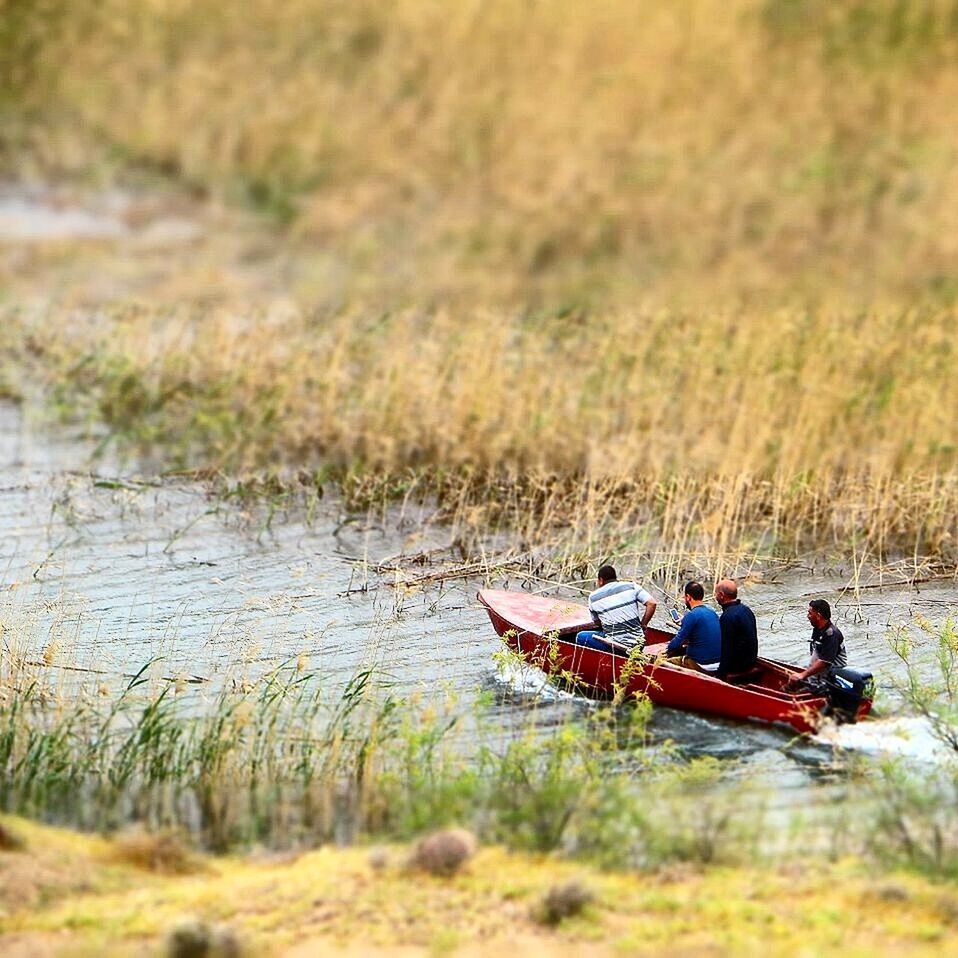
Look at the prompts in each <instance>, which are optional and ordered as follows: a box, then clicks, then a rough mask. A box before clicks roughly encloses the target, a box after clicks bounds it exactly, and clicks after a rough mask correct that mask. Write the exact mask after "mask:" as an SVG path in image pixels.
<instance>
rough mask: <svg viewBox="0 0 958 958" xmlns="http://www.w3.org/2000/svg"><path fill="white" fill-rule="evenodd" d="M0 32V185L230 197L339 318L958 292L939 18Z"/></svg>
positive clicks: (57, 4) (776, 14)
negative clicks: (517, 306)
mask: <svg viewBox="0 0 958 958" xmlns="http://www.w3.org/2000/svg"><path fill="white" fill-rule="evenodd" d="M4 13H5V16H4V18H3V28H2V32H0V46H2V49H3V51H4V54H5V56H4V58H3V63H4V67H3V69H2V70H0V102H2V103H3V106H4V114H3V123H4V131H5V133H6V137H5V148H4V150H3V151H2V153H0V159H2V161H3V164H4V166H5V168H6V169H7V170H10V171H13V172H15V173H16V174H19V175H23V174H27V175H29V174H33V175H36V172H37V171H38V170H40V171H46V172H48V173H50V172H52V173H54V174H58V173H59V174H62V173H64V172H72V173H73V174H74V175H76V174H79V175H80V176H82V177H85V178H86V179H87V180H93V181H96V180H100V181H104V180H106V181H109V180H110V178H111V177H115V176H116V175H117V172H118V171H119V172H120V173H123V172H124V171H129V170H131V169H132V170H135V171H138V172H139V174H140V176H141V177H142V176H152V177H165V178H167V179H173V180H175V181H178V182H180V183H182V184H185V185H186V186H188V187H189V188H190V189H191V190H193V191H194V192H196V193H198V194H203V195H212V196H215V197H217V198H219V199H222V200H227V201H229V202H233V203H239V204H245V205H247V206H249V207H250V208H252V209H255V210H256V211H258V212H259V213H261V214H263V215H265V216H267V217H270V218H271V219H273V220H274V221H275V222H277V223H280V224H284V225H286V226H288V227H290V228H291V229H292V232H293V235H294V236H296V237H298V238H299V239H300V240H301V241H305V242H308V243H309V244H312V245H313V248H314V249H317V250H319V251H321V252H319V253H317V255H315V256H314V259H313V265H312V270H311V272H312V275H310V270H308V269H307V270H304V271H303V272H304V276H303V280H302V282H303V284H304V286H305V288H306V289H308V290H311V291H312V293H313V294H314V295H313V296H311V297H310V298H311V299H312V298H322V297H328V296H330V295H332V296H333V297H334V298H335V297H337V296H338V295H339V293H338V290H339V289H340V288H341V287H342V285H343V282H342V280H340V279H339V278H338V276H339V274H341V273H342V272H346V273H348V274H349V275H348V278H347V279H346V280H345V287H346V293H345V295H346V298H347V299H350V300H351V299H354V298H355V297H357V296H360V297H365V296H370V295H372V296H375V297H376V298H377V300H378V301H379V302H385V303H387V304H395V303H397V302H400V303H404V304H406V303H409V302H411V301H416V302H424V301H429V302H435V301H437V300H447V299H449V298H454V299H456V300H457V301H458V302H460V303H463V302H470V301H473V300H475V299H476V298H477V297H478V298H480V299H482V300H483V301H485V302H489V301H490V300H494V301H496V302H498V303H501V302H503V301H510V302H513V303H515V302H517V301H520V302H521V305H522V306H523V307H525V306H529V307H530V320H531V321H533V322H535V321H537V320H538V318H539V317H540V316H541V315H542V313H549V312H557V313H560V314H561V315H562V317H563V322H564V324H565V325H568V326H574V325H575V324H576V323H577V322H579V321H581V312H582V310H583V309H586V310H588V309H589V307H590V306H594V305H595V304H596V303H602V302H607V301H608V300H609V299H613V300H615V301H618V302H620V303H621V302H623V301H626V300H633V299H641V300H642V301H645V302H648V301H651V302H655V303H658V304H662V303H664V302H671V301H674V300H681V301H684V302H689V301H694V302H697V303H699V304H701V303H705V302H711V301H712V300H713V299H715V298H718V299H721V300H723V301H728V300H729V299H730V298H734V299H735V300H736V301H737V302H741V300H742V298H747V299H749V300H756V299H763V298H771V299H772V300H774V301H776V302H777V301H780V297H781V296H782V295H783V294H785V295H793V296H798V297H800V298H802V299H803V300H805V301H808V300H812V301H814V302H820V301H822V300H823V299H824V300H834V299H836V298H837V299H839V300H842V301H844V302H846V303H852V304H854V303H859V302H862V301H863V300H870V299H872V298H876V299H878V300H883V299H884V298H885V297H886V296H888V295H893V296H896V297H897V298H898V299H899V301H902V300H907V301H913V300H914V299H915V298H920V299H930V300H933V301H935V302H938V303H944V304H948V303H953V302H954V299H955V294H956V289H958V287H956V284H955V277H954V269H953V262H954V243H953V230H952V225H953V222H954V217H955V210H956V205H955V204H956V202H958V200H956V199H955V197H956V196H958V189H956V188H955V184H956V179H955V178H956V175H958V174H956V166H955V163H954V157H953V155H952V150H951V131H950V125H949V123H948V117H949V116H950V106H951V104H952V103H953V102H954V100H955V99H956V97H955V90H956V84H958V69H956V63H958V60H956V56H955V54H956V45H958V38H956V29H955V16H954V10H953V4H952V2H951V0H922V2H920V3H914V4H907V3H901V2H899V0H875V2H873V3H863V2H860V0H840V2H835V3H823V2H819V0H734V2H732V3H728V2H719V0H682V2H680V3H677V4H661V3H650V2H647V3H640V4H634V3H628V2H618V0H603V2H600V3H596V4H590V5H587V6H585V7H581V6H577V5H571V4H559V5H555V4H548V5H536V6H533V7H530V6H529V5H528V4H525V3H518V2H515V0H493V2H488V3H484V4H482V5H475V4H459V5H457V6H456V7H455V8H453V9H450V7H449V4H447V3H443V2H441V0H401V2H389V3H387V2H385V0H364V2H361V3H353V2H345V0H336V2H328V0H290V2H287V3H285V4H284V5H283V10H282V11H281V12H278V11H277V10H276V9H275V4H272V3H269V2H268V0H249V2H246V3H242V4H240V3H221V2H217V0H202V2H196V3H192V4H185V3H179V2H174V3H166V4H158V3H155V2H149V0H138V2H134V3H130V2H127V0H42V2H32V3H31V2H24V0H8V2H7V3H6V5H5V8H4ZM91 76H95V77H97V83H95V84H91V83H90V77H91ZM330 251H333V255H334V257H335V265H334V266H333V267H331V268H330V267H327V266H324V265H323V264H324V263H325V261H326V258H327V257H329V255H330ZM330 287H334V288H335V289H336V292H333V291H332V290H331V289H330Z"/></svg>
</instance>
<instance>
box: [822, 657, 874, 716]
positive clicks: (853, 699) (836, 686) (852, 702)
mask: <svg viewBox="0 0 958 958" xmlns="http://www.w3.org/2000/svg"><path fill="white" fill-rule="evenodd" d="M873 691H874V682H873V680H872V674H871V672H857V671H856V670H855V669H835V670H834V671H833V672H831V673H829V675H828V677H827V678H826V679H825V694H826V695H827V696H828V707H827V709H826V712H827V714H828V715H832V716H834V717H835V718H836V719H837V720H838V721H839V722H854V721H855V716H856V715H857V714H858V706H859V705H860V704H861V701H862V699H865V698H871V697H872V694H873Z"/></svg>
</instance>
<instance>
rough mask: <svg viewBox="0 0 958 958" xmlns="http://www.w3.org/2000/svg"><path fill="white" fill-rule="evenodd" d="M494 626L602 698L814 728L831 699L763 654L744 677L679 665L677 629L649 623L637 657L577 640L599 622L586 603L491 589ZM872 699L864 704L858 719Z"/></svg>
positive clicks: (525, 653) (523, 651)
mask: <svg viewBox="0 0 958 958" xmlns="http://www.w3.org/2000/svg"><path fill="white" fill-rule="evenodd" d="M478 598H479V601H480V603H481V604H482V605H483V606H484V607H485V609H486V611H487V612H488V614H489V618H490V620H491V622H492V625H493V628H494V629H495V630H496V632H497V633H498V634H499V635H500V636H501V637H502V638H503V640H504V641H505V642H506V643H507V644H508V645H509V646H510V647H511V648H512V649H514V650H515V651H516V652H518V653H519V654H520V655H522V657H523V658H524V659H525V660H526V661H528V662H530V663H531V664H533V665H535V666H537V667H538V668H540V669H542V670H543V671H544V672H546V673H548V674H549V675H553V676H556V677H559V678H561V679H563V680H564V681H566V682H567V683H570V684H572V685H573V686H574V687H575V688H576V689H577V690H579V691H582V692H584V693H586V694H589V695H592V696H596V697H601V698H611V697H618V698H623V697H625V698H628V697H633V696H648V698H649V699H650V700H651V701H652V702H653V703H655V704H657V705H664V706H668V707H670V708H677V709H685V710H688V711H694V712H704V713H707V714H710V715H722V716H725V717H727V718H733V719H742V720H745V721H752V722H765V723H772V724H783V725H787V726H789V727H791V728H793V729H795V730H796V731H798V732H814V731H815V730H816V729H817V728H818V727H819V725H820V724H821V722H822V720H823V712H824V710H825V707H826V705H827V704H828V702H827V699H826V698H825V697H824V696H820V695H814V694H812V693H811V692H808V691H802V692H797V693H796V692H787V691H785V684H786V683H787V682H788V680H789V678H790V677H791V676H792V675H793V674H794V672H795V671H796V670H795V669H793V668H792V667H790V666H788V665H785V664H783V663H781V662H776V661H774V660H772V659H764V658H761V659H759V662H758V666H757V668H756V669H755V670H754V671H753V672H752V673H750V675H749V677H748V679H747V680H743V681H742V682H741V683H733V682H728V681H724V680H722V679H719V678H716V677H714V676H711V675H708V674H706V673H703V672H696V671H694V670H692V669H686V668H682V667H681V666H678V665H671V664H669V663H668V662H666V661H665V660H664V653H665V646H666V644H667V642H668V641H669V639H670V638H671V637H672V635H671V633H668V632H664V631H662V630H660V629H654V628H647V629H646V647H645V655H643V656H640V657H633V658H632V659H630V658H629V657H628V656H626V655H625V654H622V655H619V654H612V653H611V652H602V651H599V650H597V649H591V648H586V647H584V646H581V645H576V644H575V634H576V632H579V631H581V630H583V629H589V628H594V626H593V624H592V617H591V615H590V614H589V611H588V609H587V608H586V607H585V606H582V605H579V604H578V603H573V602H567V601H565V600H559V599H549V598H545V597H542V596H534V595H527V594H525V593H520V592H508V591H504V590H499V589H484V590H482V591H481V592H480V593H479V595H478ZM870 707H871V702H870V701H869V700H865V701H863V702H862V704H861V706H860V708H859V710H858V714H857V716H856V718H861V717H863V716H864V715H866V714H867V713H868V711H869V709H870Z"/></svg>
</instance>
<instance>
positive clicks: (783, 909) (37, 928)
mask: <svg viewBox="0 0 958 958" xmlns="http://www.w3.org/2000/svg"><path fill="white" fill-rule="evenodd" d="M0 824H2V826H3V829H4V831H5V832H6V833H7V834H8V835H13V836H16V837H17V839H18V840H19V842H20V843H21V847H19V848H15V849H4V850H0V908H2V914H0V950H2V951H3V953H4V955H6V956H7V958H20V956H27V955H31V956H33V955H59V954H70V955H94V954H96V955H127V954H142V953H143V952H144V949H146V950H147V953H150V951H151V950H152V949H155V948H157V947H158V946H159V944H160V943H161V942H163V941H164V940H165V939H166V938H167V936H168V935H169V934H170V932H171V930H172V929H174V928H176V927H177V926H178V925H182V923H183V922H184V921H185V920H186V919H187V918H193V919H196V920H198V921H200V922H208V923H210V924H211V925H217V926H225V927H226V928H227V929H228V934H229V936H230V937H231V938H232V939H234V940H236V941H238V942H239V943H240V944H241V945H242V946H244V948H245V949H246V950H247V951H248V953H250V954H271V955H323V954H343V953H346V954H381V955H417V954H430V955H436V954H458V955H479V954H503V953H508V952H513V953H514V952H515V951H516V950H517V949H524V950H527V951H531V950H535V953H537V954H543V955H572V954H576V955H583V954H585V955H594V956H604V955H622V954H633V953H640V954H666V953H669V954H676V953H679V954H682V953H688V954H692V953H695V954H703V953H705V954H712V953H714V954H721V953H728V952H729V951H730V950H734V951H735V952H736V953H739V954H743V953H745V954H750V953H759V952H761V953H762V954H764V955H786V954H789V955H794V954H796V953H805V954H817V955H824V954H839V953H842V954H849V953H861V954H865V953H870V954H901V953H904V952H907V953H909V954H929V955H931V954H941V953H942V952H943V951H947V950H949V949H950V948H954V947H958V889H956V888H955V887H954V886H953V885H939V884H935V883H933V882H930V881H928V880H926V879H923V878H920V877H916V876H914V875H906V874H895V873H888V874H883V875H881V876H875V875H869V874H867V873H866V871H865V870H864V869H863V868H862V867H861V866H859V865H857V864H856V863H855V862H854V861H851V860H845V861H841V862H837V863H830V862H826V861H818V860H815V861H803V862H794V863H791V864H788V865H783V866H781V867H780V868H778V869H773V870H771V871H769V870H766V869H762V870H757V869H754V868H748V867H743V868H727V867H723V868H687V867H683V868H673V869H666V870H664V871H660V872H657V873H655V872H651V873H603V872H599V871H597V870H595V869H592V868H589V867H587V866H584V865H580V864H571V863H568V862H560V861H557V860H555V859H553V858H551V857H549V856H536V855H520V854H515V853H509V852H506V851H504V850H503V849H501V848H496V847H489V848H482V849H480V850H479V851H478V853H477V854H476V855H475V857H474V858H473V859H472V860H471V861H469V862H468V863H467V864H466V865H465V866H464V868H463V870H462V871H461V872H460V873H458V874H456V875H454V876H452V877H439V876H434V875H428V874H424V873H422V872H416V871H410V870H409V869H408V868H407V867H406V862H407V860H408V858H409V854H410V849H409V847H408V846H403V845H391V846H387V847H382V848H377V849H375V850H371V849H369V848H346V849H342V848H332V847H326V848H320V849H317V850H315V851H311V852H308V853H304V854H301V855H288V856H264V855H259V856H257V855H256V854H252V855H248V856H245V857H228V858H210V857H203V856H198V855H195V854H193V853H190V854H189V855H188V856H185V857H177V856H171V855H167V857H166V858H164V857H163V856H159V857H154V858H153V859H150V857H149V856H148V855H134V854H133V853H132V852H131V850H130V849H131V848H140V849H141V850H142V849H143V847H144V845H143V843H142V842H141V843H140V844H139V845H137V844H136V843H132V844H131V842H130V841H129V839H124V840H120V841H116V840H111V839H104V838H98V837H92V836H86V835H80V834H77V833H73V832H67V831H63V830H59V829H54V828H49V827H44V826H40V825H37V824H34V823H30V822H27V821H25V820H23V819H17V818H10V817H3V818H0ZM138 862H139V863H138ZM181 870H182V873H178V872H179V871H181ZM571 881H575V882H577V883H578V884H579V885H580V886H582V887H584V888H586V889H587V890H588V891H589V892H591V894H592V896H594V897H593V900H592V902H591V903H590V904H588V905H587V906H586V907H585V909H584V910H583V911H582V912H581V914H579V915H577V916H574V917H571V918H568V919H565V920H560V921H559V922H558V924H556V925H554V926H553V925H549V924H547V923H544V919H543V917H542V915H541V913H540V908H541V903H542V900H543V897H544V896H545V895H547V894H548V892H549V890H550V889H552V888H554V887H556V886H559V885H563V884H566V883H568V882H571Z"/></svg>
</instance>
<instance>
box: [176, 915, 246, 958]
mask: <svg viewBox="0 0 958 958" xmlns="http://www.w3.org/2000/svg"><path fill="white" fill-rule="evenodd" d="M165 951H166V954H167V955H168V956H169V958H239V955H241V954H242V952H243V949H242V947H241V945H240V941H239V939H238V938H237V936H236V933H235V932H234V931H233V929H232V928H229V927H228V926H226V925H210V924H209V923H208V922H205V921H202V920H201V919H199V918H184V919H182V920H180V921H179V922H178V923H177V924H176V925H174V926H173V927H172V928H171V929H170V931H169V933H168V934H167V936H166V948H165Z"/></svg>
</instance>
